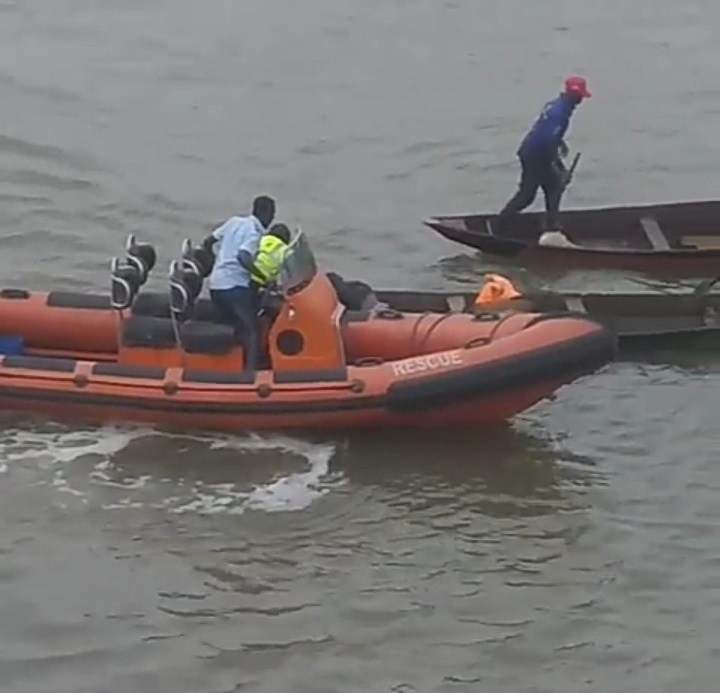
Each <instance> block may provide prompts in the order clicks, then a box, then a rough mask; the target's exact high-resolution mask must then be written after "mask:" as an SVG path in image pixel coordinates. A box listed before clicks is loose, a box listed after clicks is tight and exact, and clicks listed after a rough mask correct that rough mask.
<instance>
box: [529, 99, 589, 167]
mask: <svg viewBox="0 0 720 693" xmlns="http://www.w3.org/2000/svg"><path fill="white" fill-rule="evenodd" d="M576 106H577V102H576V101H575V100H574V99H571V98H567V97H566V96H565V95H564V94H561V95H560V96H558V97H557V98H556V99H553V100H552V101H549V102H548V103H546V104H545V106H544V108H543V110H542V111H541V113H540V115H539V117H538V119H537V120H536V121H535V123H534V124H533V126H532V128H531V129H530V132H528V134H527V135H525V138H524V139H523V141H522V143H521V144H520V148H519V149H518V154H519V155H520V156H521V157H524V158H536V159H554V158H555V157H557V153H558V148H559V147H560V143H561V142H562V140H563V137H564V136H565V133H566V132H567V129H568V126H569V125H570V116H572V113H573V111H574V110H575V107H576Z"/></svg>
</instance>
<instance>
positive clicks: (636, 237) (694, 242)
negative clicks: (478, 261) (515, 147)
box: [424, 201, 720, 276]
mask: <svg viewBox="0 0 720 693" xmlns="http://www.w3.org/2000/svg"><path fill="white" fill-rule="evenodd" d="M543 219H544V215H543V213H541V212H527V213H523V214H518V215H517V216H516V217H514V218H512V219H510V220H509V221H508V222H507V224H506V227H505V228H504V229H503V230H502V231H500V230H499V229H498V225H497V215H496V214H468V215H449V216H435V217H430V218H429V219H426V220H425V222H424V223H425V224H426V225H427V226H429V227H430V228H432V229H434V230H435V231H437V232H439V233H440V234H441V235H443V236H444V237H445V238H448V239H449V240H451V241H456V242H458V243H462V244H463V245H467V246H470V247H472V248H477V249H478V250H480V251H482V252H484V253H488V254H490V255H495V256H501V257H506V258H511V259H512V260H513V261H515V262H518V263H520V264H523V265H527V266H531V265H547V264H553V265H556V266H557V265H560V266H564V267H578V268H612V269H620V270H632V271H640V272H647V273H651V274H662V275H673V276H714V275H715V274H717V272H718V269H719V268H720V201H697V202H675V203H669V204H654V205H643V206H634V207H606V208H598V209H569V210H567V211H563V212H561V213H560V224H561V226H562V229H563V233H564V235H565V237H566V238H567V240H568V241H569V242H570V244H572V245H567V246H565V245H562V246H561V245H542V244H540V243H539V241H540V238H541V236H542V233H543V228H542V223H543Z"/></svg>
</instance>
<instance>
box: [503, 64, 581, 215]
mask: <svg viewBox="0 0 720 693" xmlns="http://www.w3.org/2000/svg"><path fill="white" fill-rule="evenodd" d="M589 97H590V92H589V91H588V88H587V82H586V81H585V79H584V78H583V77H568V78H567V79H566V80H565V91H564V92H563V93H562V94H560V96H558V97H557V98H556V99H554V100H553V101H550V102H549V103H547V104H546V105H545V107H544V108H543V110H542V112H541V113H540V116H539V117H538V119H537V120H536V121H535V123H534V125H533V126H532V128H531V130H530V132H528V133H527V135H525V138H524V139H523V141H522V143H521V144H520V148H519V149H518V151H517V154H518V157H519V158H520V164H521V165H522V175H521V177H520V187H519V189H518V191H517V193H515V195H514V197H513V198H512V199H511V200H510V201H509V202H508V203H507V204H506V205H505V207H504V209H503V210H502V211H501V212H500V214H499V216H498V227H499V229H502V228H503V227H504V226H505V224H506V223H507V221H508V219H509V218H510V217H511V216H512V215H514V214H517V213H518V212H520V211H521V210H523V209H525V208H526V207H529V206H530V205H531V204H532V203H533V201H534V200H535V196H536V195H537V191H538V188H542V189H543V193H544V194H545V209H546V228H547V229H557V228H558V218H557V217H558V212H559V209H560V198H561V197H562V194H563V192H564V191H565V186H566V184H567V171H566V169H565V166H564V165H563V163H562V161H561V159H560V155H562V156H566V155H567V152H568V148H567V145H566V144H565V140H564V139H563V138H564V137H565V132H566V131H567V129H568V126H569V125H570V117H571V116H572V114H573V111H574V110H575V108H576V107H577V105H578V104H579V103H580V102H581V101H582V100H583V99H586V98H589Z"/></svg>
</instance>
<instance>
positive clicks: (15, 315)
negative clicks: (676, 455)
mask: <svg viewBox="0 0 720 693" xmlns="http://www.w3.org/2000/svg"><path fill="white" fill-rule="evenodd" d="M147 248H148V246H139V245H137V244H135V243H134V239H131V240H130V241H129V243H128V253H127V257H126V260H125V262H124V263H119V262H118V261H117V260H115V261H113V267H112V293H111V296H109V297H108V296H98V295H83V294H70V293H66V292H51V293H48V294H46V293H31V292H26V291H22V290H17V289H6V290H3V291H2V292H0V325H2V333H3V334H4V335H6V336H11V337H12V336H14V337H18V338H22V342H23V349H22V353H15V354H8V353H6V355H4V356H0V408H2V409H5V410H24V411H34V412H42V413H45V414H48V415H50V416H52V417H56V418H71V419H76V420H87V421H95V422H111V421H133V422H143V423H151V424H157V425H161V426H167V427H173V428H175V427H180V428H183V429H188V428H196V429H215V430H226V431H240V430H247V429H329V428H354V427H428V426H443V427H445V426H466V425H489V424H498V423H500V422H502V421H504V420H506V419H508V418H510V417H512V416H514V415H515V414H517V413H519V412H522V411H523V410H525V409H527V408H528V407H530V406H532V405H533V404H535V403H536V402H538V401H540V400H541V399H543V398H546V397H548V396H550V395H552V394H553V393H554V392H555V391H556V390H557V389H558V388H559V387H560V386H561V385H563V384H565V383H568V382H570V381H572V380H574V379H576V378H577V377H579V376H581V375H583V374H586V373H590V372H593V371H595V370H596V369H598V368H600V367H601V366H603V365H604V364H605V363H607V362H608V361H610V360H611V359H612V358H613V356H614V353H615V338H614V337H613V336H612V335H611V333H610V332H609V331H608V330H607V329H605V328H604V327H602V326H601V325H599V324H598V323H596V322H594V321H592V320H590V319H586V318H584V317H578V316H573V315H569V314H565V315H562V314H560V315H542V314H533V313H511V314H508V315H506V316H504V317H500V316H494V315H491V314H490V315H489V314H479V315H471V314H462V313H461V314H458V313H456V314H440V313H415V314H412V313H401V312H398V311H395V310H391V309H380V310H376V311H364V312H363V311H360V312H358V311H349V310H347V309H346V308H345V306H344V305H343V304H342V303H340V301H339V300H338V296H337V293H336V291H335V289H334V287H333V285H332V283H331V282H330V281H329V280H328V278H327V276H326V275H324V274H321V273H319V272H317V269H316V266H315V262H314V258H313V256H312V251H311V250H310V247H309V245H308V243H307V241H306V239H305V237H304V236H303V235H302V234H299V235H298V236H297V237H296V239H295V240H294V241H293V243H292V244H291V246H290V249H289V251H288V253H287V255H286V260H285V264H284V266H283V269H282V273H281V281H280V291H279V292H277V294H276V295H275V296H274V299H275V301H274V302H275V305H274V307H272V308H271V309H269V310H270V312H271V313H272V315H271V316H267V315H266V316H265V317H262V318H261V321H262V325H263V330H262V332H263V335H264V342H265V348H264V350H263V351H264V353H263V357H264V359H265V364H264V365H265V367H264V368H263V369H261V370H258V371H257V372H254V373H247V372H246V371H245V370H244V369H243V368H244V355H243V350H242V347H241V346H240V344H239V341H238V339H237V337H236V335H235V333H234V330H233V328H232V327H231V326H229V325H224V324H222V323H221V322H219V320H218V317H217V315H215V313H214V309H213V307H212V305H211V304H210V303H209V302H208V301H203V300H198V295H199V293H200V290H201V288H202V283H203V278H204V277H205V276H207V273H208V272H209V266H208V265H207V264H205V265H203V262H202V260H203V258H202V251H200V250H198V251H193V250H192V248H191V246H190V245H189V244H186V245H185V246H184V249H183V257H182V259H181V260H180V261H179V262H175V263H173V264H172V266H171V280H170V291H169V293H168V296H166V297H163V296H158V295H153V294H149V293H141V292H140V288H141V286H142V285H143V284H144V281H145V279H146V278H147V274H148V272H149V271H150V270H151V269H152V265H154V251H153V252H152V253H150V252H149V251H147ZM150 250H152V249H150ZM210 266H211V265H210ZM163 301H164V303H163ZM143 305H144V307H143Z"/></svg>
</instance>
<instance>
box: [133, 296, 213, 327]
mask: <svg viewBox="0 0 720 693" xmlns="http://www.w3.org/2000/svg"><path fill="white" fill-rule="evenodd" d="M132 312H133V315H144V316H147V317H154V318H169V317H170V299H169V297H168V295H167V294H161V293H155V292H152V291H144V292H143V293H141V294H138V296H137V297H136V298H135V302H134V303H133V306H132ZM192 318H193V319H194V320H202V321H205V322H220V323H221V322H223V319H222V315H221V314H220V311H219V310H218V309H217V308H216V306H215V304H214V303H213V302H212V301H211V300H210V299H209V298H201V299H198V300H197V301H196V303H195V306H194V308H193V311H192Z"/></svg>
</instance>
